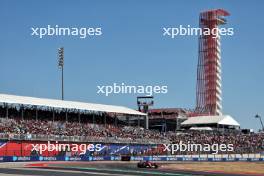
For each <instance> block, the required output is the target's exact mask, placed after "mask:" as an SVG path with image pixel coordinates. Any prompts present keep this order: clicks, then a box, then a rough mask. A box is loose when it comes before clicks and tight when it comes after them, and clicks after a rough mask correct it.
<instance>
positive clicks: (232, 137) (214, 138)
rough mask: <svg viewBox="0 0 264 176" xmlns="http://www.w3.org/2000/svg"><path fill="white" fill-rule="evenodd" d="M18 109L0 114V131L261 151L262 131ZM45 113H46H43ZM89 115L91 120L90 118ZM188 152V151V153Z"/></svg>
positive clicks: (18, 133) (161, 149) (262, 143)
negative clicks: (166, 128) (144, 124)
mask: <svg viewBox="0 0 264 176" xmlns="http://www.w3.org/2000/svg"><path fill="white" fill-rule="evenodd" d="M21 112H22V111H21V109H20V110H17V109H15V108H10V109H9V112H8V113H9V118H0V134H4V135H26V136H30V138H28V139H32V138H31V136H33V135H43V136H66V137H73V136H74V137H76V136H78V137H85V138H86V139H87V138H88V139H89V138H90V139H97V141H102V142H103V141H104V140H103V139H111V140H112V141H114V142H118V140H120V141H121V142H122V140H121V139H125V140H126V142H131V143H132V142H134V143H135V141H136V142H137V141H143V142H144V143H145V144H150V143H152V144H153V143H159V144H163V143H164V141H166V142H167V143H175V144H177V143H180V141H181V142H182V143H186V144H187V143H194V144H210V145H212V144H233V146H234V152H236V153H254V152H263V151H264V133H248V134H244V133H242V132H239V131H234V132H229V131H228V132H223V131H221V132H220V131H190V130H189V131H184V132H177V133H175V132H167V133H161V132H159V131H154V130H145V129H144V128H141V127H138V126H128V125H127V124H125V123H122V122H121V121H117V118H111V116H109V115H106V114H103V115H102V114H101V116H100V115H98V117H99V118H95V117H94V116H93V117H92V116H91V115H89V114H88V115H87V114H84V115H81V118H79V120H78V119H77V118H76V113H74V112H72V113H71V112H69V113H68V118H69V119H71V120H68V121H67V120H65V119H63V118H62V117H64V116H65V113H64V112H56V114H55V118H54V117H53V118H51V116H54V114H52V113H51V112H50V111H49V110H39V111H38V115H39V117H38V118H34V116H35V113H36V112H35V110H34V109H25V110H24V111H23V114H24V118H21V117H20V116H19V115H21ZM5 114H6V110H5V109H4V108H3V107H0V117H1V116H2V117H4V116H5ZM46 116H49V117H46ZM74 119H75V120H74ZM91 119H92V120H91ZM153 151H156V152H157V153H164V150H163V148H162V147H157V148H156V149H155V150H153ZM188 154H192V153H188Z"/></svg>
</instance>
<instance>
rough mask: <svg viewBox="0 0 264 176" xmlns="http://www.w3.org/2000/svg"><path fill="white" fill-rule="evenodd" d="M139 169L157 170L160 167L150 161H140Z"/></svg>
mask: <svg viewBox="0 0 264 176" xmlns="http://www.w3.org/2000/svg"><path fill="white" fill-rule="evenodd" d="M137 167H138V168H155V169H157V168H158V167H159V166H158V165H157V164H156V163H153V162H150V161H140V162H139V163H138V164H137Z"/></svg>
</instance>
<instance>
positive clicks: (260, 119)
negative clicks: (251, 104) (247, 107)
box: [255, 114, 264, 131]
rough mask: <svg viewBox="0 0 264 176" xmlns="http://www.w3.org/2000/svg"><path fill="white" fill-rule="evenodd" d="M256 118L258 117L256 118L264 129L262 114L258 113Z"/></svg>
mask: <svg viewBox="0 0 264 176" xmlns="http://www.w3.org/2000/svg"><path fill="white" fill-rule="evenodd" d="M255 118H256V119H259V121H260V124H261V126H262V131H264V126H263V122H262V118H261V116H260V115H258V114H256V115H255Z"/></svg>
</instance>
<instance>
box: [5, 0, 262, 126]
mask: <svg viewBox="0 0 264 176" xmlns="http://www.w3.org/2000/svg"><path fill="white" fill-rule="evenodd" d="M263 5H264V2H263V1H257V0H251V1H250V0H247V1H239V2H238V1H227V0H221V1H220V0H219V1H211V0H208V1H207V0H204V1H196V0H192V1H191V0H184V1H183V0H182V1H175V0H165V1H164V0H163V1H162V0H152V1H151V0H126V1H122V0H111V1H108V0H97V1H91V0H75V1H73V0H72V1H69V0H65V1H59V0H57V1H54V0H45V1H44V0H38V1H33V0H25V1H19V0H16V1H15V0H1V1H0V23H1V28H0V63H1V64H0V66H1V67H0V68H1V69H0V92H1V93H9V94H17V95H25V96H36V97H47V98H56V99H57V98H60V72H59V70H58V67H57V53H56V52H57V48H58V47H60V46H64V47H65V99H67V100H78V101H85V102H95V103H104V104H116V105H124V106H128V107H131V108H136V95H134V94H125V95H124V94H119V95H112V96H108V97H106V96H104V95H98V94H96V92H97V88H96V86H97V85H112V84H113V83H114V82H116V83H122V82H124V83H126V84H128V85H167V86H168V93H167V94H165V95H164V94H160V95H155V107H156V108H158V107H164V108H165V107H184V108H194V107H195V86H196V66H197V59H198V38H197V36H181V37H177V38H175V39H169V38H165V37H163V36H162V34H163V31H162V28H163V27H165V26H179V25H186V26H187V25H191V26H192V27H198V22H199V21H198V18H199V13H200V12H201V11H204V10H208V9H215V8H223V9H226V10H227V11H229V12H230V13H231V16H230V17H228V24H227V25H226V26H225V27H232V28H234V35H233V36H226V37H224V36H223V37H222V41H221V44H222V73H223V75H222V76H223V82H222V84H223V108H224V109H223V111H224V113H225V114H230V115H232V116H233V117H235V118H236V119H237V120H238V121H239V122H240V123H241V125H242V127H244V128H254V129H258V128H260V124H259V122H258V120H257V119H254V115H255V114H256V113H259V114H260V115H262V116H263V118H264V93H263V90H264V79H263V78H264V69H263V68H264V59H263V51H264V45H263V41H264V37H263V27H264V20H262V18H263V17H264V12H263ZM48 24H50V25H56V24H57V25H59V26H63V27H65V26H77V27H102V31H103V35H102V36H100V37H93V38H86V39H79V38H76V37H48V38H44V39H39V38H37V37H33V36H31V30H30V28H31V27H46V26H47V25H48ZM142 73H144V74H142Z"/></svg>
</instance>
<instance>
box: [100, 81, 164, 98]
mask: <svg viewBox="0 0 264 176" xmlns="http://www.w3.org/2000/svg"><path fill="white" fill-rule="evenodd" d="M166 93H168V86H166V85H127V84H125V83H121V84H119V83H113V84H112V85H99V86H97V94H102V95H105V96H109V95H111V94H144V95H147V96H152V95H154V94H166Z"/></svg>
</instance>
